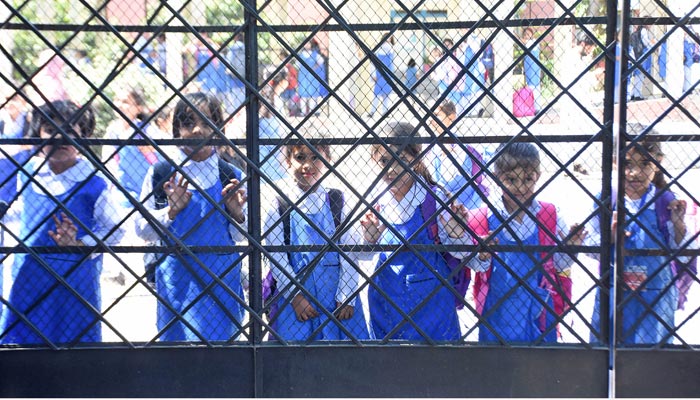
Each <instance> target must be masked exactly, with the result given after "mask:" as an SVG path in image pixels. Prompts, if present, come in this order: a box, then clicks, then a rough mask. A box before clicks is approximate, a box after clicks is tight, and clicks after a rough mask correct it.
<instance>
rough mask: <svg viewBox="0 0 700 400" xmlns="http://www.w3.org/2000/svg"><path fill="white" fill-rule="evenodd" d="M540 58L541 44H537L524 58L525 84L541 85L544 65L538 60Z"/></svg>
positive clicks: (534, 86) (531, 85)
mask: <svg viewBox="0 0 700 400" xmlns="http://www.w3.org/2000/svg"><path fill="white" fill-rule="evenodd" d="M539 59H540V46H539V44H537V45H535V46H534V47H532V48H531V49H530V54H529V55H526V56H525V59H524V60H523V72H524V73H525V84H526V85H527V86H530V87H533V88H536V87H539V86H540V79H541V77H540V75H541V73H542V67H540V64H539V63H538V62H537V61H539Z"/></svg>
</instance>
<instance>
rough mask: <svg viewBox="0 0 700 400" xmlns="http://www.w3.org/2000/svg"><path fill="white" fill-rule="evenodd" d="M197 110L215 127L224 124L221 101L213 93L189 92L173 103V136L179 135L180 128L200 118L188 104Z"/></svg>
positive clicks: (221, 126) (219, 127)
mask: <svg viewBox="0 0 700 400" xmlns="http://www.w3.org/2000/svg"><path fill="white" fill-rule="evenodd" d="M188 103H191V104H192V106H194V108H196V109H197V110H199V111H200V112H201V113H202V114H204V117H206V118H207V119H208V120H209V121H211V123H212V124H213V125H214V126H215V127H216V128H217V129H222V128H223V126H224V116H223V112H222V110H221V102H220V101H219V100H218V99H217V98H216V97H215V96H213V95H210V94H208V93H202V92H197V93H189V94H186V95H185V96H184V98H183V99H180V100H179V101H178V102H177V105H175V111H174V112H173V137H174V138H179V137H180V129H181V128H183V127H184V126H186V125H188V124H191V123H192V122H193V121H197V120H198V119H202V118H201V117H200V115H199V114H200V113H198V112H197V111H195V110H194V109H193V108H192V107H191V106H190V104H188Z"/></svg>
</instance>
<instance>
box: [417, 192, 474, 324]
mask: <svg viewBox="0 0 700 400" xmlns="http://www.w3.org/2000/svg"><path fill="white" fill-rule="evenodd" d="M434 190H435V187H432V188H431V190H430V191H428V192H427V193H426V194H425V199H424V200H423V203H421V205H420V210H421V216H422V217H423V221H428V226H427V227H426V229H427V231H428V238H429V239H430V240H432V241H433V243H435V244H441V242H440V235H438V225H437V216H434V215H433V214H435V211H436V210H437V204H436V203H437V202H436V201H435V197H433V194H432V193H433V192H434ZM440 255H441V256H442V258H443V259H444V260H445V264H447V268H449V269H450V276H451V278H452V287H453V288H454V289H455V290H456V291H457V292H458V293H459V294H460V295H461V298H459V297H455V307H456V308H457V309H458V310H461V309H462V308H464V296H465V295H466V294H467V290H468V289H469V282H471V271H470V270H469V269H468V268H467V267H466V266H462V262H461V260H460V259H459V258H457V257H454V256H453V255H452V254H450V253H448V252H446V251H443V252H440ZM455 269H458V271H457V272H454V270H455Z"/></svg>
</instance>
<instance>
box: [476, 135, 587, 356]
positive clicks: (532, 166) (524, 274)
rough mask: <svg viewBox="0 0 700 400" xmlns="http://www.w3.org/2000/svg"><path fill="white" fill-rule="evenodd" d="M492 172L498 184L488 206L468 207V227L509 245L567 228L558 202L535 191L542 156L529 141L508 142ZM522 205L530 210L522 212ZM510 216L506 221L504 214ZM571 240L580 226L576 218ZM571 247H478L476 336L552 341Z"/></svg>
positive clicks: (534, 241)
mask: <svg viewBox="0 0 700 400" xmlns="http://www.w3.org/2000/svg"><path fill="white" fill-rule="evenodd" d="M494 157H495V163H494V167H495V177H496V181H497V182H499V186H500V187H501V190H500V191H499V192H500V193H497V194H500V195H499V196H497V197H495V198H494V199H493V200H492V202H491V203H492V206H489V207H483V208H481V209H476V210H472V211H471V212H470V213H469V216H468V220H469V227H470V228H471V229H472V231H473V232H475V233H476V234H478V235H480V236H483V237H484V239H486V240H487V241H489V242H490V243H497V244H499V245H510V246H536V245H554V244H555V243H556V242H558V241H564V238H565V235H566V234H567V233H569V231H570V230H569V229H568V227H567V226H566V224H565V222H564V220H563V219H562V218H561V215H560V214H559V213H558V212H557V208H556V207H555V206H554V205H552V204H549V203H545V202H542V201H539V200H537V199H536V198H535V196H534V194H535V189H536V186H537V181H538V180H539V178H540V176H541V171H540V155H539V152H538V150H537V147H535V145H533V144H532V143H505V144H502V145H501V146H499V148H498V149H497V150H496V154H495V156H494ZM526 211H527V212H526ZM509 218H510V220H508V219H509ZM571 230H572V231H573V230H575V231H576V232H575V234H573V236H572V237H571V238H570V239H569V240H568V243H569V244H571V245H577V244H581V241H582V240H583V237H584V236H585V232H584V231H582V230H581V229H578V228H577V226H576V225H574V226H572V228H571ZM571 263H572V260H571V257H570V256H569V255H568V254H564V253H561V252H556V253H554V254H553V255H552V254H549V250H547V251H543V252H538V251H530V250H524V249H523V250H513V251H511V250H508V251H505V250H504V251H499V252H498V253H494V254H491V253H490V252H482V253H480V254H479V256H478V257H475V258H473V259H472V260H470V266H471V267H472V268H473V269H475V270H479V271H484V272H480V273H479V274H477V276H476V278H475V282H474V289H475V293H474V298H475V301H476V308H477V311H478V312H480V313H481V316H482V322H481V325H480V327H479V341H500V340H503V341H505V342H508V343H511V342H521V343H522V342H525V343H532V342H539V340H543V341H545V342H556V340H557V329H556V319H555V318H556V317H555V314H560V313H562V312H563V311H564V309H565V308H566V306H567V302H566V300H563V299H562V297H568V296H570V288H571V286H570V284H571V281H570V279H569V275H570V273H569V270H570V266H571Z"/></svg>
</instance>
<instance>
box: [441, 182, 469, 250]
mask: <svg viewBox="0 0 700 400" xmlns="http://www.w3.org/2000/svg"><path fill="white" fill-rule="evenodd" d="M436 194H437V195H438V196H439V197H440V199H441V200H442V201H443V202H445V203H447V197H446V196H445V193H443V191H442V190H440V191H438V192H437V193H436ZM435 207H437V208H438V209H441V206H440V203H439V202H437V201H436V204H435ZM440 216H443V217H445V219H449V218H450V216H451V214H450V212H449V211H447V210H444V209H443V210H442V211H441V212H440ZM437 225H438V236H439V237H440V243H442V244H444V245H446V246H448V245H458V244H466V245H471V244H472V237H471V235H469V234H468V233H466V232H465V234H464V235H462V237H461V238H453V237H450V235H449V234H448V233H447V231H446V230H445V226H444V225H443V224H442V221H441V218H440V217H438V218H437ZM450 254H451V255H452V256H453V257H455V258H459V259H462V258H466V257H469V256H470V255H471V254H472V253H470V252H466V251H456V252H450Z"/></svg>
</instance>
